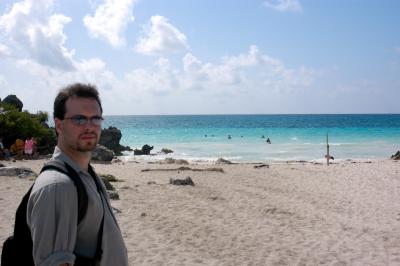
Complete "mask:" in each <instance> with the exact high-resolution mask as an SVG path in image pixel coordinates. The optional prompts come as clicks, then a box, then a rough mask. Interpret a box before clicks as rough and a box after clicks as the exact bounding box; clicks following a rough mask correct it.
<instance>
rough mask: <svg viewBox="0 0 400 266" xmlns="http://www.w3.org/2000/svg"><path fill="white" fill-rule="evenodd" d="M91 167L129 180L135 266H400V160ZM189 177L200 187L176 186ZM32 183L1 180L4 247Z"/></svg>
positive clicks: (126, 212) (123, 200) (33, 164)
mask: <svg viewBox="0 0 400 266" xmlns="http://www.w3.org/2000/svg"><path fill="white" fill-rule="evenodd" d="M44 162H45V160H29V161H27V160H23V161H17V162H11V161H7V162H4V161H2V163H4V164H5V165H7V166H25V167H29V168H31V169H32V170H34V171H35V172H36V173H38V172H39V170H40V168H41V166H42V165H43V163H44ZM93 165H94V167H95V169H96V171H97V172H98V173H99V174H113V175H115V176H116V177H117V178H118V179H120V181H121V182H115V183H113V185H114V186H115V187H116V189H117V192H118V193H119V196H120V199H119V200H112V205H113V206H114V207H115V208H116V209H117V210H119V211H120V212H118V213H117V218H118V220H119V224H120V227H121V230H122V232H123V236H124V238H125V241H126V245H127V249H128V253H129V254H128V255H129V262H130V265H215V266H217V265H218V266H220V265H232V266H234V265H400V238H399V235H400V162H396V161H392V160H377V161H372V162H351V161H347V162H341V163H337V164H331V165H330V166H326V165H315V164H311V163H282V164H270V165H269V167H261V168H254V166H255V164H233V165H214V164H213V165H206V164H194V163H192V164H190V165H187V166H186V167H189V168H191V169H206V168H216V167H217V168H222V169H223V172H218V171H190V170H171V171H166V170H165V169H177V168H179V167H181V166H182V165H177V164H160V163H148V162H118V163H111V164H100V163H94V164H93ZM161 168H162V169H164V170H163V171H157V169H161ZM144 169H150V171H142V170H144ZM188 176H190V177H191V178H192V180H193V181H194V183H195V186H174V185H171V184H169V180H170V178H185V177H188ZM32 182H33V180H30V179H21V178H18V177H6V176H0V212H1V217H0V241H1V243H0V245H2V243H3V241H4V240H5V238H6V237H7V236H8V235H10V234H11V232H12V229H13V221H14V213H15V210H16V208H17V205H18V204H19V202H20V200H21V198H22V196H23V194H24V193H25V192H26V191H27V189H28V188H29V187H30V185H31V184H32Z"/></svg>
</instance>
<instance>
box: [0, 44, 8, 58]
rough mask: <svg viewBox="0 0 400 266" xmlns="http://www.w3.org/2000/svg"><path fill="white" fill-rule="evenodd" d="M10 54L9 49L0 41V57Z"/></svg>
mask: <svg viewBox="0 0 400 266" xmlns="http://www.w3.org/2000/svg"><path fill="white" fill-rule="evenodd" d="M10 54H11V52H10V49H9V48H8V47H7V46H6V45H4V44H1V43H0V57H3V56H9V55H10Z"/></svg>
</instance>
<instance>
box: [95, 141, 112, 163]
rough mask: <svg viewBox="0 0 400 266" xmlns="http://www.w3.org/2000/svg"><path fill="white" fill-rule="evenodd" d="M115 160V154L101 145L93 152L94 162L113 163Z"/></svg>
mask: <svg viewBox="0 0 400 266" xmlns="http://www.w3.org/2000/svg"><path fill="white" fill-rule="evenodd" d="M113 158H114V152H113V151H112V150H110V149H108V148H106V147H104V146H102V145H99V144H98V145H97V147H96V149H95V150H94V151H93V152H92V160H94V161H102V162H111V161H112V159H113Z"/></svg>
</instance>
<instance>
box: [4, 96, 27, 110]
mask: <svg viewBox="0 0 400 266" xmlns="http://www.w3.org/2000/svg"><path fill="white" fill-rule="evenodd" d="M2 102H3V103H6V104H11V105H13V106H15V107H16V108H17V109H18V111H20V112H21V111H22V107H24V104H23V103H22V102H21V100H20V99H18V97H17V96H16V95H14V94H10V95H8V96H7V97H6V98H4V100H3V101H2Z"/></svg>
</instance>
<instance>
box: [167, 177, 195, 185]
mask: <svg viewBox="0 0 400 266" xmlns="http://www.w3.org/2000/svg"><path fill="white" fill-rule="evenodd" d="M169 183H170V184H172V185H176V186H194V182H193V180H192V179H191V178H190V176H188V177H186V178H185V179H173V178H171V179H170V180H169Z"/></svg>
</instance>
